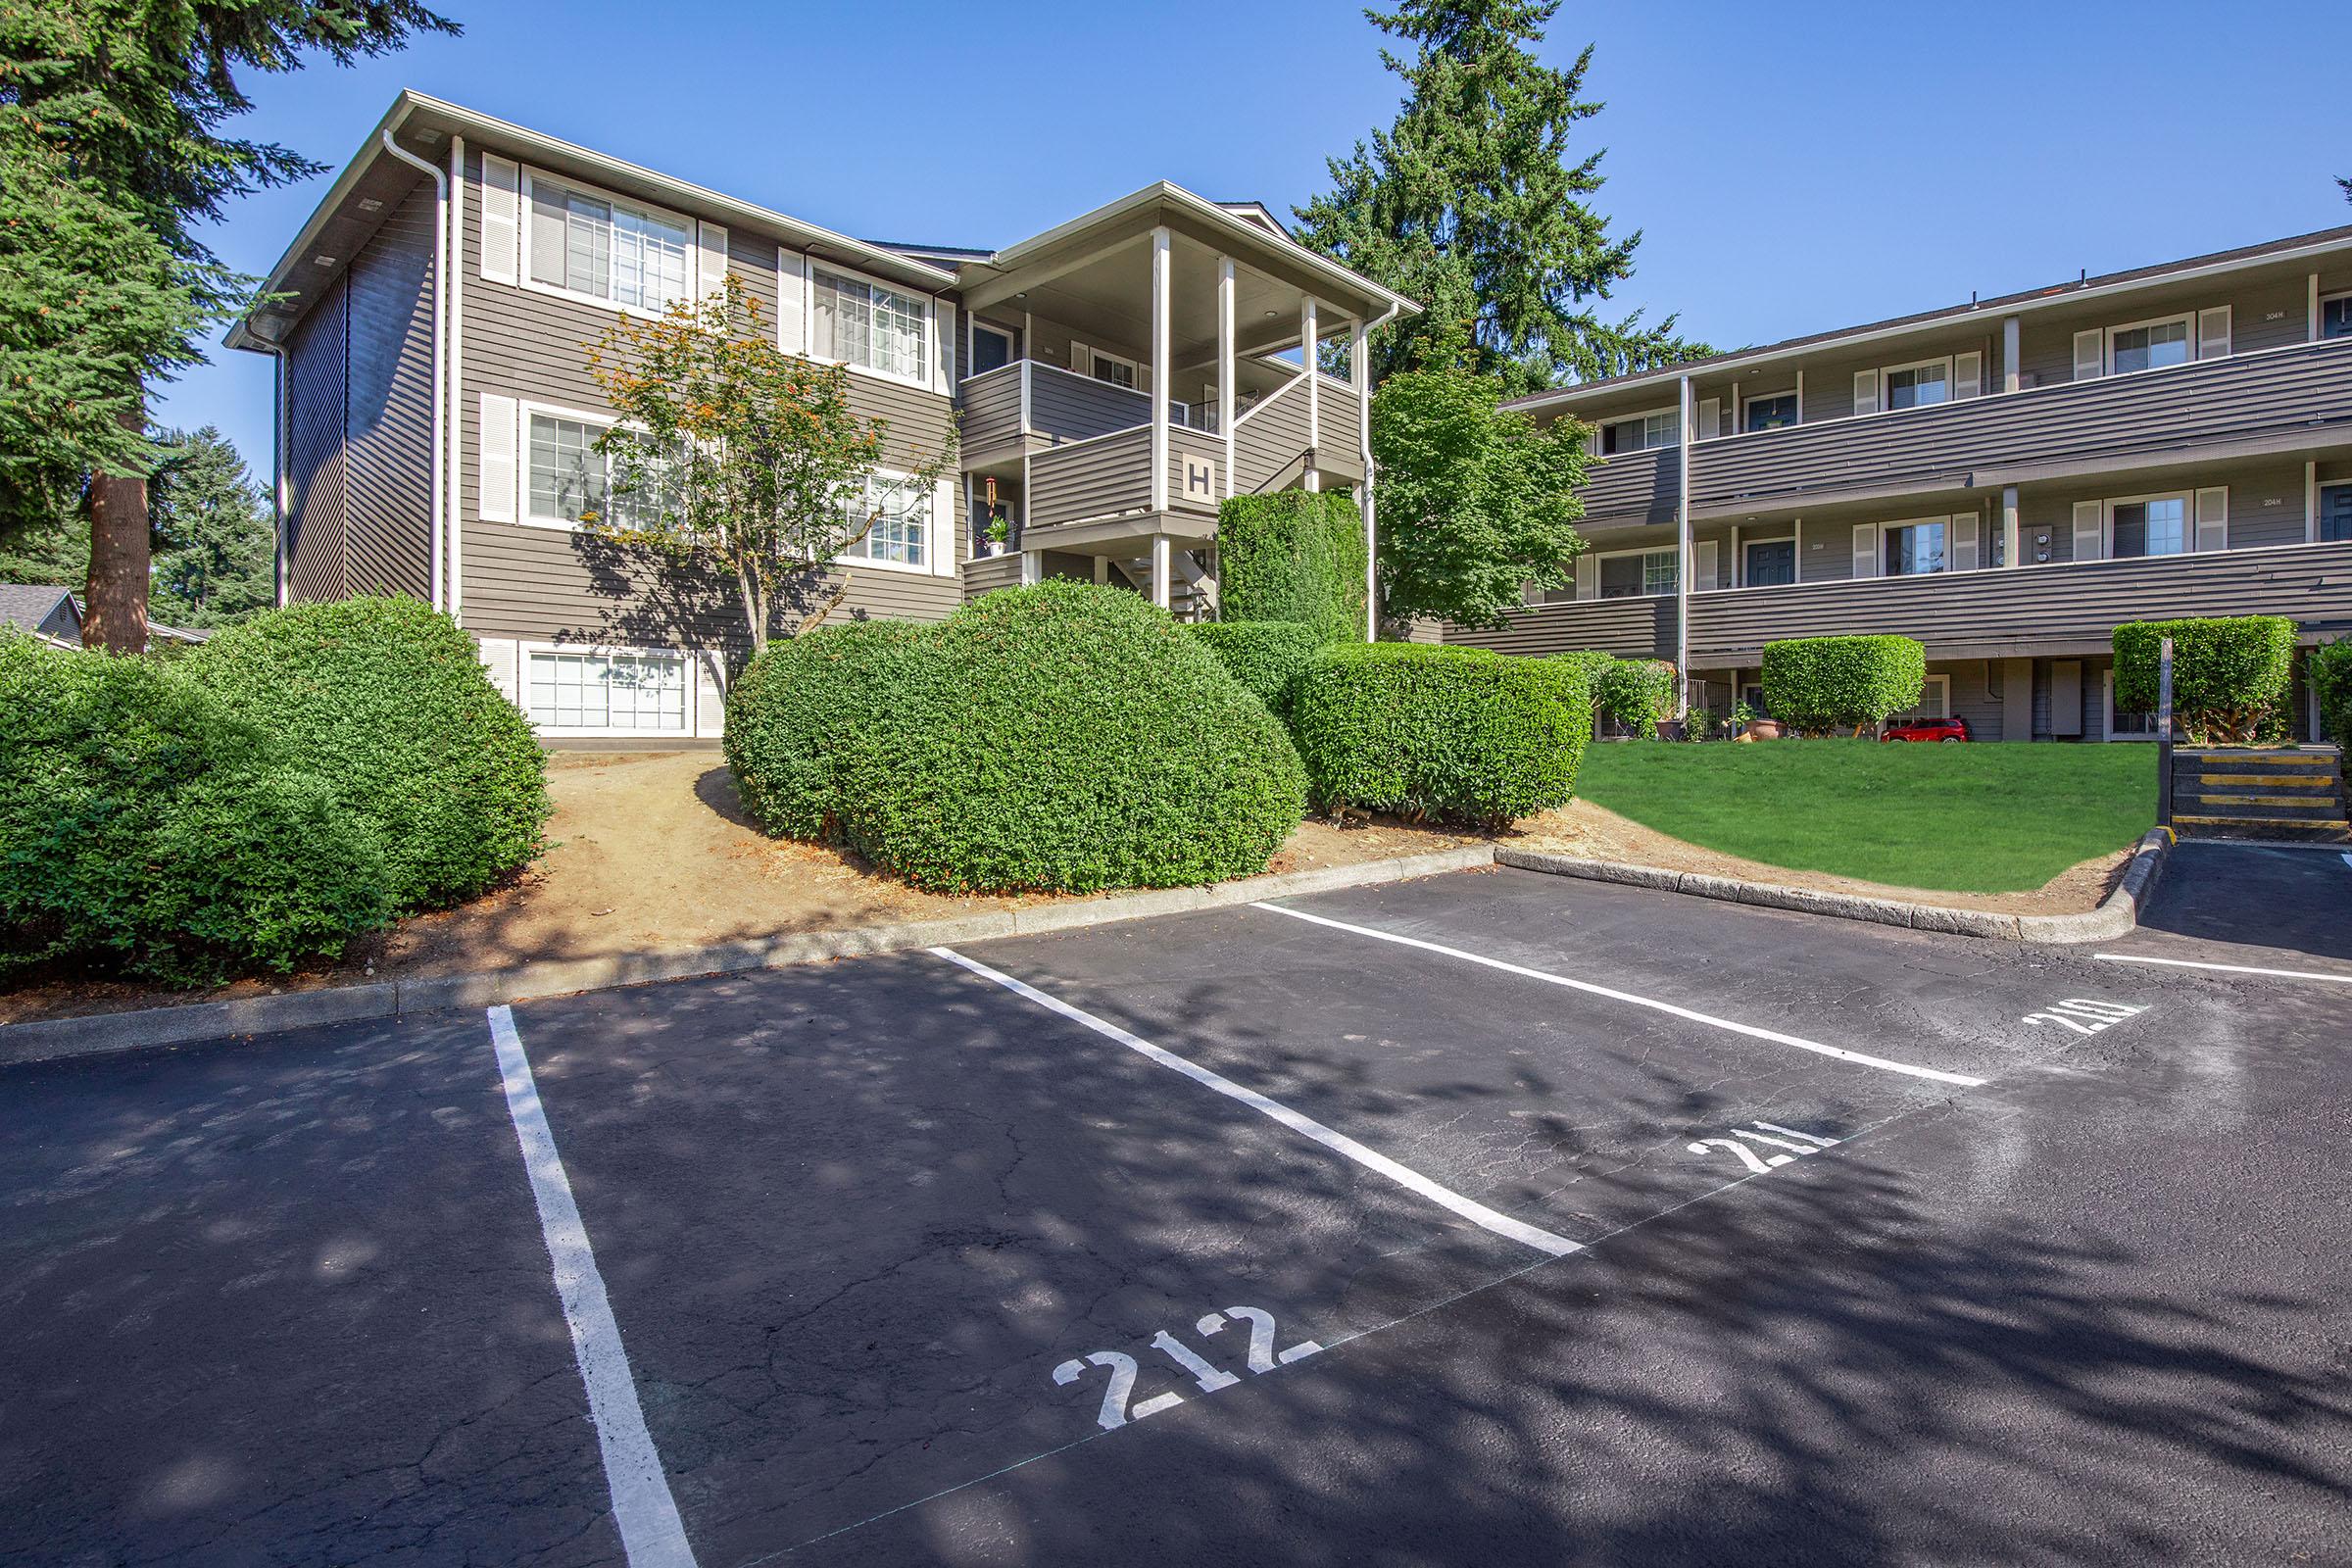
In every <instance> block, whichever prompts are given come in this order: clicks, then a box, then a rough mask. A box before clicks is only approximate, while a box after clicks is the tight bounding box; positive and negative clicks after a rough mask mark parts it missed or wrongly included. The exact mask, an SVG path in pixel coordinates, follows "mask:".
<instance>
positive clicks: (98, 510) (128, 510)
mask: <svg viewBox="0 0 2352 1568" xmlns="http://www.w3.org/2000/svg"><path fill="white" fill-rule="evenodd" d="M146 424H147V419H146V416H145V414H144V413H143V412H141V411H140V410H133V411H132V412H130V413H127V414H125V415H123V426H124V427H125V428H126V429H132V430H141V429H145V428H146ZM147 571H148V551H147V477H146V475H145V474H113V473H101V474H97V475H94V476H93V477H92V478H91V480H90V579H89V584H88V590H87V592H86V593H85V595H84V596H83V601H82V620H81V645H82V646H83V647H84V648H99V649H104V650H105V651H106V652H108V653H110V654H143V653H145V652H146V651H147Z"/></svg>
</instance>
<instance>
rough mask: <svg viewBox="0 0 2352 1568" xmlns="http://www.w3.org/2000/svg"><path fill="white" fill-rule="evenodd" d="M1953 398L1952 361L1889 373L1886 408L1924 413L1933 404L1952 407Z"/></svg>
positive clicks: (1900, 369) (1939, 361)
mask: <svg viewBox="0 0 2352 1568" xmlns="http://www.w3.org/2000/svg"><path fill="white" fill-rule="evenodd" d="M1951 397H1952V367H1951V364H1950V362H1949V361H1946V360H1935V361H1931V362H1930V363H1928V364H1926V365H1905V366H1902V367H1899V368H1895V369H1891V370H1888V371H1887V407H1888V408H1890V409H1924V408H1926V407H1927V406H1928V405H1929V404H1931V403H1948V402H1950V401H1951Z"/></svg>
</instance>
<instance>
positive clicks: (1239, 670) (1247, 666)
mask: <svg viewBox="0 0 2352 1568" xmlns="http://www.w3.org/2000/svg"><path fill="white" fill-rule="evenodd" d="M1185 630H1186V631H1187V632H1189V633H1190V634H1191V635H1192V636H1194V637H1196V638H1198V639H1199V640H1200V641H1201V643H1202V644H1203V645H1205V646H1206V647H1207V649H1208V651H1209V652H1210V653H1212V654H1214V655H1216V656H1217V662H1218V663H1220V664H1223V665H1224V666H1225V672H1226V673H1227V674H1229V675H1231V676H1232V677H1233V678H1234V679H1235V680H1238V681H1240V682H1241V683H1242V686H1243V688H1244V689H1245V690H1247V691H1248V692H1249V693H1250V695H1251V696H1253V697H1255V698H1256V699H1257V700H1258V701H1259V702H1261V703H1263V704H1265V705H1266V711H1268V712H1270V713H1272V714H1273V715H1274V716H1275V717H1276V718H1279V719H1284V720H1288V719H1289V718H1290V716H1291V688H1292V687H1293V686H1295V685H1297V684H1298V681H1299V676H1301V675H1303V674H1305V673H1306V666H1307V665H1309V664H1311V663H1313V662H1315V650H1316V648H1318V647H1319V646H1321V644H1320V643H1319V641H1318V640H1317V638H1316V636H1315V633H1314V628H1312V627H1310V626H1301V625H1299V623H1298V622H1296V621H1289V620H1204V621H1202V622H1201V623H1200V624H1199V625H1197V626H1188V627H1186V628H1185Z"/></svg>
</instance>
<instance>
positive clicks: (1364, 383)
mask: <svg viewBox="0 0 2352 1568" xmlns="http://www.w3.org/2000/svg"><path fill="white" fill-rule="evenodd" d="M1348 379H1349V380H1351V381H1353V382H1354V383H1355V430H1356V444H1357V446H1358V447H1359V448H1360V450H1359V451H1358V452H1357V454H1356V456H1357V457H1358V458H1359V459H1361V460H1362V462H1363V465H1364V482H1363V483H1362V484H1361V485H1360V486H1358V487H1357V489H1356V492H1355V504H1356V506H1357V507H1359V508H1360V509H1361V510H1362V511H1363V514H1364V641H1366V642H1368V643H1376V642H1378V641H1380V528H1379V525H1378V524H1376V523H1375V522H1374V521H1373V520H1372V490H1373V484H1372V351H1371V346H1370V345H1369V344H1368V343H1367V342H1366V341H1365V340H1364V319H1363V318H1362V317H1360V316H1358V317H1356V318H1354V319H1351V320H1349V321H1348Z"/></svg>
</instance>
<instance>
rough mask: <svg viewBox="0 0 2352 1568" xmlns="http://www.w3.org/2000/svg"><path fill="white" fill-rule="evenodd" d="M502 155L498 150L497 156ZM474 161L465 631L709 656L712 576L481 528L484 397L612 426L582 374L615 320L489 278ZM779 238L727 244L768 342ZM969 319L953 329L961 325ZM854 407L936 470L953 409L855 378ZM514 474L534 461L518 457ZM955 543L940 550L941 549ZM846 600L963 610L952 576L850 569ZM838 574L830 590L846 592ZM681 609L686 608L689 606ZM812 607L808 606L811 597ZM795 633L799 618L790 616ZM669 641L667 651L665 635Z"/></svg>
mask: <svg viewBox="0 0 2352 1568" xmlns="http://www.w3.org/2000/svg"><path fill="white" fill-rule="evenodd" d="M489 150H490V151H492V152H498V151H500V149H497V148H495V147H493V148H491V149H489ZM482 152H483V149H482V148H481V147H480V146H478V145H474V146H468V147H467V149H466V200H465V222H464V233H463V242H464V261H465V266H464V270H463V277H462V286H463V288H464V293H465V299H464V309H465V326H464V344H463V360H464V367H463V379H462V390H461V392H460V394H459V397H458V406H457V410H456V413H457V417H458V420H459V428H460V450H461V461H460V485H461V502H460V512H461V515H462V518H463V527H464V540H465V606H464V615H463V618H464V621H465V624H466V629H467V630H469V631H475V632H479V633H482V634H484V635H490V636H501V637H525V638H542V639H546V640H550V641H553V640H557V639H559V638H561V639H563V640H566V641H571V640H605V641H612V640H615V639H616V638H619V637H620V633H621V632H622V631H625V630H627V629H629V628H635V630H634V632H631V633H630V635H629V637H628V638H623V639H621V640H633V641H634V642H635V643H636V644H638V645H640V646H687V647H704V646H711V645H712V644H711V642H710V640H709V639H711V637H713V636H716V635H717V628H720V627H722V626H724V627H727V628H730V629H728V630H727V631H726V632H725V636H726V637H727V638H728V639H732V638H734V637H735V636H736V635H737V634H736V633H735V632H733V631H732V629H731V628H732V626H733V625H734V624H736V623H738V622H740V620H741V617H742V613H741V611H740V609H739V608H737V602H736V596H735V592H734V589H733V587H732V586H731V585H730V584H728V583H727V582H724V581H720V580H719V579H718V578H716V577H715V576H714V575H712V574H711V573H707V572H704V573H685V574H682V575H679V574H664V573H661V572H658V571H655V570H654V568H653V567H652V566H651V565H650V564H647V563H643V562H639V563H635V564H629V565H627V566H625V567H624V566H621V565H617V564H613V562H611V561H610V560H609V559H608V557H609V554H610V553H609V552H607V551H606V550H604V549H602V548H601V547H599V546H598V545H597V544H596V542H595V541H593V540H590V539H587V538H585V537H584V536H580V535H576V534H574V533H572V532H570V531H567V530H564V529H557V528H538V527H530V526H527V525H521V524H515V523H496V522H492V523H485V522H483V521H482V520H481V462H480V454H481V396H482V394H483V393H485V392H491V393H498V394H501V395H504V396H507V397H513V398H516V399H520V400H524V401H529V402H538V403H545V404H550V405H553V406H556V407H559V408H569V409H577V410H580V411H582V412H584V413H589V414H597V413H602V412H607V411H608V409H609V406H608V405H607V404H606V402H605V400H604V398H603V396H602V394H601V392H600V391H599V389H598V387H597V384H596V380H595V378H594V377H593V376H592V375H590V374H589V372H588V367H587V348H588V345H589V344H591V343H593V342H595V341H597V340H598V339H599V338H600V337H601V336H602V335H603V334H604V333H605V332H606V331H607V330H608V329H610V328H611V327H612V326H613V324H614V323H615V322H616V321H618V320H619V319H620V314H619V313H618V312H617V311H611V310H606V309H603V308H601V307H599V306H596V305H592V304H588V303H585V302H582V301H578V300H571V299H564V298H562V297H560V296H556V295H551V294H546V293H542V292H539V291H537V290H533V289H526V288H523V287H521V286H520V285H519V284H505V283H494V282H491V281H489V280H487V279H485V278H484V277H483V276H482V275H481V214H482V200H481V154H482ZM776 246H777V240H776V236H774V235H772V234H763V233H760V232H759V231H757V230H755V229H753V228H750V227H749V226H747V225H744V224H741V223H730V225H729V226H728V232H727V268H728V271H729V272H730V273H731V274H733V275H734V276H736V277H737V278H739V279H741V280H742V283H743V285H744V289H745V291H746V292H747V293H748V294H749V295H750V296H751V297H752V298H753V299H755V300H757V301H758V302H759V303H760V329H761V331H762V332H765V333H772V332H773V331H774V330H775V305H776V285H777V275H776ZM961 319H962V318H961V316H960V315H958V317H957V320H958V322H960V321H961ZM850 397H851V402H852V406H853V407H854V408H855V409H856V410H857V411H858V414H859V415H861V416H863V417H878V418H881V419H883V420H885V421H887V424H888V430H887V432H886V434H885V437H884V442H883V459H882V461H883V463H884V464H885V466H907V467H911V466H918V465H919V464H921V463H924V462H927V461H930V460H932V459H933V458H936V457H937V455H938V453H939V452H940V450H941V447H942V445H943V443H944V442H945V440H946V438H947V433H948V429H949V424H950V421H951V419H952V418H953V417H954V414H953V410H954V404H953V403H952V401H951V400H950V399H948V398H946V397H942V396H940V395H939V394H937V393H935V392H932V391H930V390H929V389H927V388H923V387H915V386H908V385H906V384H904V383H901V382H896V381H890V380H886V379H884V378H881V377H878V376H872V375H864V374H859V373H856V372H853V373H852V375H851V377H850ZM517 457H518V461H526V460H527V453H521V452H518V454H517ZM953 488H954V490H955V492H956V494H955V502H954V509H953V511H954V515H953V517H952V519H951V522H952V530H951V534H952V539H953V545H952V548H953V551H954V555H953V557H952V558H950V559H951V561H952V562H960V561H961V560H962V559H963V558H964V556H965V555H966V554H967V553H968V549H969V534H968V523H967V519H966V517H965V515H964V501H963V487H962V485H961V484H960V483H958V484H956V485H955V486H954V487H953ZM947 542H948V541H947V540H944V539H943V540H939V541H935V544H946V543H947ZM847 574H848V577H849V580H850V594H849V597H848V599H847V600H846V601H845V602H844V603H843V605H842V607H841V608H840V609H839V610H837V611H835V612H834V616H835V618H840V617H843V616H854V615H904V616H909V617H912V618H917V619H936V618H938V617H939V616H942V615H945V614H947V613H949V612H950V611H951V610H953V609H954V608H955V607H956V605H957V604H958V603H960V602H961V600H962V593H963V590H962V585H961V583H960V581H959V580H958V579H957V578H956V576H955V575H952V574H950V575H940V574H919V573H913V572H903V571H891V570H887V569H883V568H879V567H871V566H865V567H851V568H847ZM839 576H840V573H839V572H836V573H834V574H831V576H830V577H829V581H836V582H837V581H838V580H839ZM681 596H683V597H681ZM803 597H804V598H809V597H813V595H808V596H803ZM785 618H786V621H787V623H788V624H789V623H790V621H791V619H792V618H793V616H792V614H791V613H790V610H789V607H788V609H787V613H786V616H785ZM663 627H667V628H671V631H670V633H669V634H668V635H667V637H666V639H665V638H664V636H663V635H662V634H661V628H663Z"/></svg>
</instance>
